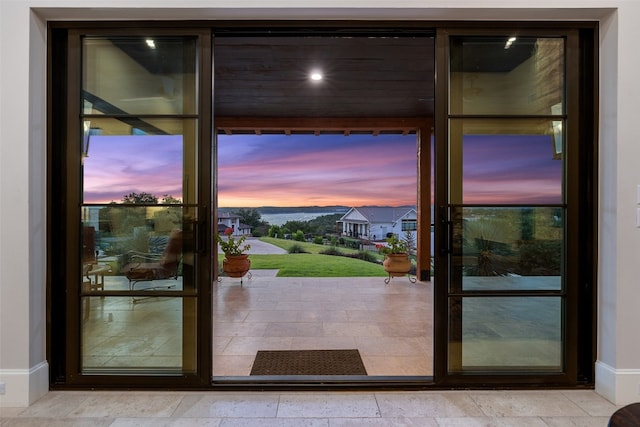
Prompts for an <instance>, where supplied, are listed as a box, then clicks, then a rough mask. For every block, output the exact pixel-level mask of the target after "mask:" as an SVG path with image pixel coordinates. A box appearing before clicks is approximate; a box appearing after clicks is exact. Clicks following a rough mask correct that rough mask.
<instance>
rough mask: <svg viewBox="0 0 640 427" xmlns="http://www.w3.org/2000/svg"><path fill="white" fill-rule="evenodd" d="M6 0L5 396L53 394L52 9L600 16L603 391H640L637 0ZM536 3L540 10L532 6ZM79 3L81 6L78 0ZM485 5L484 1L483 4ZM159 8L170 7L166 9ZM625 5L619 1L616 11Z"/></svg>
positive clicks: (157, 14) (628, 396)
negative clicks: (49, 220) (49, 330)
mask: <svg viewBox="0 0 640 427" xmlns="http://www.w3.org/2000/svg"><path fill="white" fill-rule="evenodd" d="M264 3H265V2H264V1H263V0H223V1H220V0H217V1H216V0H138V1H136V2H130V1H129V0H118V1H115V0H100V1H98V0H84V1H81V2H78V1H75V0H2V1H1V2H0V201H1V202H0V203H1V204H0V383H5V385H6V393H5V394H4V395H0V406H25V405H28V404H30V403H32V402H34V401H35V400H36V399H37V398H39V397H40V396H41V395H43V394H44V393H46V390H47V387H48V376H47V375H48V366H47V363H46V360H45V306H44V296H45V252H44V247H45V218H46V217H45V206H46V201H45V189H46V186H45V184H46V183H45V170H44V164H45V161H44V159H45V156H46V150H45V129H44V125H45V66H46V55H45V52H46V51H45V43H46V42H45V38H46V31H45V28H46V26H45V21H46V20H47V19H64V20H74V19H87V20H95V19H221V18H224V19H235V18H237V19H254V18H261V19H268V18H275V19H305V18H311V19H316V18H318V19H320V18H329V19H342V18H345V19H432V20H438V19H471V20H482V19H542V20H551V19H602V24H601V25H602V27H601V29H602V33H601V49H602V51H601V94H600V96H601V98H600V103H601V105H600V109H601V111H600V114H601V119H600V144H601V149H600V167H601V169H600V213H599V214H600V227H601V228H600V248H599V257H600V258H599V275H600V278H599V282H600V283H599V286H600V289H599V298H600V303H599V316H600V317H599V323H598V335H599V343H598V363H597V375H596V389H597V390H598V391H599V392H600V393H602V394H603V395H604V396H606V397H607V398H609V399H610V400H612V401H614V402H615V403H618V404H623V403H628V402H631V401H637V400H640V396H639V394H638V392H639V390H638V387H639V384H640V340H639V339H637V333H636V329H637V325H639V324H640V310H639V309H638V308H637V305H638V301H640V286H638V280H639V279H638V277H640V275H638V274H637V268H636V265H638V261H640V260H638V253H640V228H637V227H636V210H637V208H638V207H639V206H640V205H638V204H637V200H636V186H637V185H638V184H640V167H638V164H639V162H638V159H640V144H639V143H638V142H637V138H638V136H637V132H636V130H635V123H636V122H637V118H636V117H635V112H636V111H637V109H638V108H637V102H638V100H639V99H640V78H638V70H639V68H640V67H639V66H640V56H639V55H638V54H637V51H638V50H637V46H636V41H637V40H639V39H640V26H638V24H637V23H638V21H639V20H640V5H638V4H636V1H634V0H585V1H577V0H538V1H536V2H531V1H530V0H485V1H483V2H478V1H477V0H438V1H436V0H377V1H375V0H311V1H309V2H307V6H308V7H306V8H300V7H299V4H300V2H299V0H295V1H294V0H274V1H271V2H270V7H268V8H267V7H265V6H264ZM533 3H535V8H532V7H531V6H530V5H531V4H533ZM79 5H80V6H82V7H78V6H79ZM479 5H482V6H481V7H480V6H479ZM159 7H161V8H159ZM616 9H617V11H616Z"/></svg>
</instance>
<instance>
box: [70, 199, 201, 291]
mask: <svg viewBox="0 0 640 427" xmlns="http://www.w3.org/2000/svg"><path fill="white" fill-rule="evenodd" d="M191 211H192V209H187V208H183V207H182V206H180V205H175V206H170V205H165V206H135V205H118V204H109V205H101V206H85V207H84V208H83V209H82V228H83V233H82V234H83V242H82V246H83V263H82V265H83V267H82V268H83V271H82V277H83V282H85V283H87V285H88V287H87V286H85V291H86V290H89V289H91V290H96V284H97V283H100V284H101V285H100V286H99V290H107V291H123V290H130V291H144V290H148V289H163V290H175V291H182V290H186V289H192V288H194V286H195V280H194V278H193V265H192V264H193V262H192V259H193V249H194V248H193V224H194V223H195V218H194V215H193V212H191Z"/></svg>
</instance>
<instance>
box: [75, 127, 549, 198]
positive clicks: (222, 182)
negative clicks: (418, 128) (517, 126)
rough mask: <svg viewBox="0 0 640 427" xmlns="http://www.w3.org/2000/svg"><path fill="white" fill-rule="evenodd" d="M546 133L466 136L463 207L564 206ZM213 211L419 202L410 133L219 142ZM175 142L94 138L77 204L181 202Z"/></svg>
mask: <svg viewBox="0 0 640 427" xmlns="http://www.w3.org/2000/svg"><path fill="white" fill-rule="evenodd" d="M551 144H552V142H551V139H550V137H549V136H544V135H539V136H536V135H531V136H528V135H517V136H513V135H469V136H466V137H465V139H464V145H463V150H462V153H463V156H462V157H463V158H462V167H463V181H462V182H463V202H464V203H467V204H485V203H486V204H538V203H539V204H553V203H561V201H562V161H559V160H554V159H553V156H552V145H551ZM217 155H218V170H217V182H216V183H215V184H216V185H217V195H218V203H219V206H220V207H259V206H280V207H288V206H328V205H345V206H363V205H389V206H399V205H415V204H416V203H417V141H416V136H415V135H407V136H402V135H380V136H372V135H359V134H355V135H350V136H343V135H341V134H337V135H320V136H315V135H290V136H287V135H220V136H218V141H217ZM182 168H183V140H182V137H181V136H179V135H177V136H166V135H162V136H152V135H135V136H133V135H129V136H101V135H95V136H92V139H91V146H90V152H89V157H87V158H85V160H84V201H85V203H109V202H112V201H115V202H120V201H121V200H122V198H123V196H124V195H125V194H129V193H131V192H138V193H139V192H147V193H151V194H154V195H156V196H158V197H161V196H163V195H165V194H167V195H171V196H173V197H175V198H178V199H181V198H182V179H183V173H182Z"/></svg>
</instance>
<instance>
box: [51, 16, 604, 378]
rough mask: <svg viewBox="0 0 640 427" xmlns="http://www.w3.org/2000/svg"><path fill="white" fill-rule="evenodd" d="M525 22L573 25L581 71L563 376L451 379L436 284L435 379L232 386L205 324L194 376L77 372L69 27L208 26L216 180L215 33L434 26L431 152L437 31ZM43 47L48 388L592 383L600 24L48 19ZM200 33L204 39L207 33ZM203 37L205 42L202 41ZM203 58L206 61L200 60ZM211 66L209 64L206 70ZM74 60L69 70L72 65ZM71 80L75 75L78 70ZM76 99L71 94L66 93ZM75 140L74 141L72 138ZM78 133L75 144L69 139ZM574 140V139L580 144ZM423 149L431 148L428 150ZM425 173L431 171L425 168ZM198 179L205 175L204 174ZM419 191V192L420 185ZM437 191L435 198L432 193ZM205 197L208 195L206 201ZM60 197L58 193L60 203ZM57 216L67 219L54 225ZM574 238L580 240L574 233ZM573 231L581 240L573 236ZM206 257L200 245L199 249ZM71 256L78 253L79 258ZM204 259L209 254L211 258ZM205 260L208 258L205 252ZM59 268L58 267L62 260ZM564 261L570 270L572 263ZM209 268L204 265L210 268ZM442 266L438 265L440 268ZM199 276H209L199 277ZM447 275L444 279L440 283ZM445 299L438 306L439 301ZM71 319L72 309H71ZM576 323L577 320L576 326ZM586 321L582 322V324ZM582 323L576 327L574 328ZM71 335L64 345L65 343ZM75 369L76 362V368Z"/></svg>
mask: <svg viewBox="0 0 640 427" xmlns="http://www.w3.org/2000/svg"><path fill="white" fill-rule="evenodd" d="M500 27H502V28H519V29H522V28H525V27H526V28H528V29H529V30H531V31H533V32H535V31H536V30H541V31H544V32H546V33H548V32H549V31H550V29H551V28H559V29H560V30H561V31H563V32H566V31H567V30H568V29H573V30H575V31H576V32H577V33H578V37H576V38H575V42H574V44H573V45H571V46H570V49H573V51H572V52H573V53H570V54H572V55H575V56H574V61H573V64H574V65H576V66H578V67H579V70H580V72H579V73H578V70H576V69H572V70H569V72H570V75H571V77H572V78H573V77H575V81H574V83H575V85H572V89H571V90H570V92H569V94H568V96H569V97H570V99H572V100H573V101H572V107H571V108H573V110H572V111H570V112H569V114H571V115H575V116H580V117H581V120H579V121H578V122H577V123H576V125H575V127H574V132H575V135H574V136H572V137H571V138H574V139H573V140H574V141H575V142H574V143H573V145H571V146H570V147H573V149H575V150H576V152H577V155H575V156H573V157H572V160H571V162H573V163H572V164H573V166H572V170H573V171H575V176H569V184H568V185H570V186H571V188H575V189H576V191H577V193H576V195H575V197H576V198H577V201H576V203H575V206H576V207H579V208H584V210H581V212H580V215H579V217H578V215H577V212H575V213H574V214H572V216H571V218H573V217H574V215H575V217H578V221H576V222H575V224H574V225H572V227H574V228H573V231H572V234H571V235H572V236H575V239H574V240H575V241H569V240H568V242H569V244H570V245H571V246H572V247H573V249H570V253H571V254H575V255H576V258H575V259H573V260H570V262H571V263H572V265H573V266H574V267H575V270H576V271H575V274H576V278H575V281H576V282H575V283H576V285H575V286H576V289H575V293H574V295H573V296H572V298H573V299H575V301H573V302H572V304H573V305H574V306H575V307H574V309H572V310H573V311H571V312H570V314H571V319H569V321H568V325H567V326H568V327H569V328H570V329H571V330H572V334H575V339H573V338H572V341H571V348H569V349H568V352H567V354H568V355H569V357H570V358H571V359H572V360H571V361H570V363H569V364H568V365H567V366H571V368H570V370H569V372H568V374H569V375H567V376H566V377H565V378H562V379H561V380H560V381H559V380H558V378H557V377H547V376H541V377H532V376H527V377H526V378H524V379H523V378H520V377H514V376H506V377H505V376H500V375H496V376H493V375H492V376H489V377H470V376H466V377H463V378H454V377H451V376H448V375H447V374H446V344H447V343H446V336H447V335H446V331H447V329H448V325H447V322H448V319H447V315H446V312H442V309H438V308H437V307H438V306H439V305H441V306H442V307H446V292H445V289H444V287H442V286H437V282H436V288H435V294H434V298H435V301H434V306H435V307H436V315H435V318H434V334H435V349H434V355H435V366H434V368H435V375H434V380H435V382H434V383H432V382H430V381H424V379H422V378H401V379H398V378H394V379H388V380H382V381H380V380H378V379H373V380H371V381H367V382H363V383H359V384H354V383H348V382H336V383H326V382H323V381H315V382H311V383H272V384H251V383H246V384H244V383H243V384H238V383H233V382H229V383H217V384H214V385H212V383H211V369H212V367H211V340H212V331H211V322H199V326H198V332H197V337H198V342H199V350H198V374H197V375H195V376H194V377H192V378H185V377H179V378H171V377H153V376H127V377H118V378H116V377H115V376H91V377H88V376H87V377H83V376H81V375H80V376H78V371H77V366H76V363H77V357H76V356H73V353H74V352H76V351H78V348H77V347H74V346H73V343H76V345H77V340H73V339H72V340H71V341H69V337H72V336H77V334H78V324H77V321H76V322H73V321H69V317H68V316H69V313H71V314H76V315H77V313H78V312H77V307H76V308H74V307H73V297H71V299H70V298H69V297H67V296H66V295H67V294H68V293H72V294H73V292H74V290H77V284H76V285H73V284H72V283H73V282H74V280H75V279H73V277H74V274H72V273H70V272H75V271H79V265H78V261H77V259H76V260H74V259H73V258H74V257H73V256H68V255H69V254H75V253H78V251H79V249H80V248H79V242H80V236H78V235H77V234H78V232H77V231H73V228H74V226H75V224H77V223H78V222H77V218H74V217H73V216H70V212H73V211H74V209H75V210H77V206H78V205H77V204H76V202H75V200H76V197H77V196H74V195H73V191H77V189H76V188H77V183H76V182H74V180H73V179H72V178H73V176H75V175H73V174H72V175H65V176H61V175H60V171H65V170H67V167H68V166H69V165H70V164H72V163H73V162H74V161H75V160H76V159H75V157H74V156H75V155H76V154H74V151H73V149H72V148H73V147H74V144H77V141H78V138H77V137H78V135H77V129H75V128H74V126H75V123H76V120H77V116H75V117H74V116H73V114H69V111H68V110H67V109H66V108H60V107H61V106H62V105H67V103H68V102H70V100H72V99H73V98H71V97H70V94H73V93H74V92H73V90H72V88H70V82H72V81H73V79H69V78H68V77H69V76H70V75H73V73H77V70H78V68H75V67H77V66H79V64H77V63H75V62H74V61H69V62H68V61H67V58H70V57H76V58H77V57H79V56H78V53H77V52H75V51H74V49H75V47H73V46H70V45H69V44H68V43H67V41H68V38H69V32H70V31H73V30H82V29H84V30H86V31H87V32H93V31H95V30H96V29H101V30H105V31H107V30H108V31H113V32H114V33H120V34H142V33H144V32H145V31H149V30H150V29H151V30H154V29H155V30H158V29H163V30H167V29H169V31H171V32H174V33H175V34H184V33H185V32H186V33H190V32H191V33H193V32H194V31H195V32H198V31H200V34H206V35H207V37H208V38H209V42H208V43H209V45H208V47H207V48H206V49H201V51H200V54H201V55H202V56H201V58H200V62H201V67H203V68H201V75H200V85H201V91H200V93H201V99H200V111H201V113H202V118H201V120H202V123H201V126H200V127H199V129H200V130H199V136H200V142H201V147H200V149H201V150H202V151H201V153H200V156H199V162H200V163H199V167H200V168H201V169H200V171H201V174H202V176H203V177H205V178H203V179H206V180H208V182H209V183H210V185H213V184H211V183H213V176H214V174H213V172H214V171H213V170H212V165H214V164H215V163H214V162H215V153H214V151H215V150H214V148H213V143H212V141H213V136H212V126H213V125H212V123H211V105H212V99H211V84H212V82H211V78H209V77H210V76H212V69H211V54H212V50H211V36H212V35H213V34H215V33H216V32H227V33H228V32H242V33H244V34H247V33H254V34H258V33H260V32H262V31H265V30H266V31H273V30H274V29H276V28H280V29H282V30H283V31H293V32H301V31H304V30H308V31H311V32H314V34H318V33H327V34H331V33H332V32H333V31H335V30H344V29H345V28H346V29H351V30H358V31H361V30H363V29H369V30H371V29H373V30H375V31H376V33H377V34H381V33H384V31H385V30H389V31H390V30H391V29H394V28H395V29H400V30H403V31H409V32H410V31H412V30H413V31H418V32H419V31H424V30H433V29H437V30H438V31H439V36H438V37H437V38H436V59H435V60H436V67H437V68H436V69H437V73H436V74H437V75H436V116H435V141H436V142H435V144H436V156H438V150H441V149H442V147H445V146H446V145H443V138H445V134H444V133H443V132H442V130H444V129H446V121H445V120H444V114H445V112H444V111H446V110H443V107H446V102H445V100H446V95H447V94H446V77H445V76H446V74H443V73H444V72H445V71H446V69H445V68H443V67H444V65H443V64H444V63H445V62H444V61H446V58H447V45H446V43H444V41H443V39H442V38H441V36H440V35H442V34H443V33H442V31H443V30H444V29H449V30H450V31H459V30H462V29H472V30H474V29H475V30H478V29H482V28H500ZM48 31H49V34H48V35H49V37H48V39H49V49H48V64H49V70H48V99H47V107H48V113H47V114H48V122H47V135H48V138H47V142H48V157H47V166H48V190H47V195H48V213H47V217H48V220H47V225H48V238H47V240H48V243H47V277H48V282H47V318H48V322H47V354H48V360H50V361H51V363H50V365H51V387H52V388H89V387H103V388H108V387H112V388H125V387H126V388H129V387H141V388H144V387H161V388H167V387H168V388H176V389H177V388H188V389H203V388H204V389H209V388H214V389H215V388H222V389H229V388H241V389H252V388H254V389H256V388H257V389H264V388H274V389H308V388H312V389H319V388H325V389H333V388H337V389H343V388H354V387H356V388H379V387H387V388H389V387H393V388H400V389H410V388H429V387H445V388H447V387H469V386H473V387H478V388H480V387H500V386H503V387H514V386H516V387H517V386H522V387H529V386H534V387H536V386H545V387H547V386H565V387H566V386H580V385H586V386H592V385H593V383H594V369H595V354H596V349H595V345H596V339H595V331H596V329H595V322H596V315H595V313H596V308H597V307H596V305H595V302H596V286H595V284H596V280H595V279H596V274H597V272H596V265H597V256H596V248H597V241H596V231H597V215H596V213H597V211H596V207H597V197H596V196H597V190H596V189H597V186H596V183H597V137H596V135H597V129H596V125H595V123H597V122H598V121H597V117H598V112H597V107H596V106H597V95H596V94H597V73H598V70H597V46H598V44H597V36H598V34H597V33H598V28H597V24H596V23H593V22H567V23H540V22H527V23H525V22H518V23H504V22H473V23H471V22H421V21H406V22H395V21H393V22H392V21H388V22H380V21H376V22H363V21H353V22H352V21H338V22H336V21H304V22H300V21H297V22H296V21H273V22H272V21H247V22H244V21H219V22H215V21H211V22H209V21H207V22H189V23H181V22H178V21H176V22H159V21H158V22H133V21H127V22H90V23H88V22H51V23H50V24H49V30H48ZM207 37H203V38H202V40H204V39H205V38H207ZM206 45H207V43H206V42H204V41H203V45H202V46H206ZM207 64H208V65H207ZM207 67H208V68H207ZM74 68H75V69H74ZM76 78H77V75H76ZM71 102H73V101H71ZM74 138H75V139H74ZM74 141H76V142H74ZM578 141H579V142H580V143H579V144H578V143H577V142H578ZM426 151H428V150H426ZM441 159H442V156H440V157H438V160H436V164H435V170H436V182H435V189H436V204H435V205H436V206H438V204H439V202H441V198H442V197H443V196H442V195H443V194H446V193H443V191H446V183H444V182H443V181H442V179H441V177H442V173H444V172H443V171H446V164H442V160H441ZM422 175H423V178H425V176H426V177H427V179H430V177H429V176H428V175H429V174H426V173H424V171H423V173H422ZM201 181H202V180H201ZM422 181H423V179H421V180H420V182H421V183H422V191H424V190H425V184H426V182H424V183H423V182H422ZM421 194H424V192H423V193H421ZM438 194H440V196H438ZM213 196H214V195H213V190H212V188H211V187H207V186H204V187H202V186H201V187H200V193H199V197H202V198H201V199H200V200H201V201H202V206H201V207H200V208H199V209H202V212H201V214H202V215H201V218H209V219H211V218H213V214H212V213H213V212H215V208H216V207H215V205H214V200H215V198H214V197H213ZM205 200H209V202H204V201H205ZM60 201H63V202H62V203H60ZM435 213H436V220H435V221H434V223H435V247H436V253H435V254H434V255H435V267H436V268H435V271H436V280H447V278H446V276H444V277H443V276H442V271H443V266H445V265H446V263H445V261H444V260H443V258H442V255H441V254H439V252H438V249H439V248H442V247H443V245H445V247H446V241H447V239H446V235H445V232H446V227H447V223H448V220H447V218H444V217H442V216H438V210H437V209H436V212H435ZM430 222H431V221H429V223H427V224H424V223H422V224H420V225H419V226H420V227H421V228H422V231H423V234H424V233H428V232H430ZM60 224H66V226H65V227H61V226H60ZM213 226H214V225H213V224H212V221H211V220H207V221H204V222H202V223H201V225H200V229H201V230H204V233H205V234H202V236H203V239H201V240H200V241H199V243H198V247H199V249H201V250H204V252H206V254H208V255H210V254H211V251H212V250H211V248H212V240H211V237H210V236H211V230H213V228H212V227H213ZM578 235H579V236H580V237H579V238H578V237H577V236H578ZM578 239H579V241H578ZM201 255H202V256H204V257H207V255H205V254H204V253H202V254H201ZM76 258H77V257H76ZM209 258H211V257H210V256H209ZM208 263H209V264H208V265H209V266H211V264H212V261H211V260H210V259H209V260H208ZM60 266H64V267H63V268H60ZM577 266H583V267H584V266H589V267H588V268H583V269H579V268H577ZM574 267H571V268H574ZM210 268H211V267H210ZM210 268H209V269H204V270H202V271H203V272H204V271H206V273H203V274H204V275H203V276H201V280H204V281H206V280H209V281H211V278H212V274H213V272H212V271H211V270H210ZM439 271H440V273H438V272H439ZM204 276H206V277H204ZM441 283H445V282H441ZM205 288H206V289H205ZM200 290H201V291H202V293H201V294H200V295H199V297H198V299H199V303H198V304H199V305H198V307H199V308H198V310H199V311H200V313H202V315H203V318H210V316H208V315H210V313H211V288H210V287H208V288H207V287H206V286H204V287H201V288H200ZM443 303H444V305H442V304H443ZM76 319H77V317H76ZM578 324H579V325H580V328H578ZM585 325H587V326H588V327H585ZM578 329H580V330H578ZM70 342H71V344H70ZM74 367H75V368H74Z"/></svg>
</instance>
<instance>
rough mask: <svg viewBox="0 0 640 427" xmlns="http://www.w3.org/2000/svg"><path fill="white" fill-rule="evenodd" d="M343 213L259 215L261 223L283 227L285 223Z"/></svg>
mask: <svg viewBox="0 0 640 427" xmlns="http://www.w3.org/2000/svg"><path fill="white" fill-rule="evenodd" d="M337 213H342V214H344V212H293V213H280V214H261V215H260V217H261V218H262V220H263V221H267V222H268V223H269V224H271V225H283V224H284V223H285V222H287V221H311V220H312V219H314V218H317V217H319V216H323V215H333V214H337Z"/></svg>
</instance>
